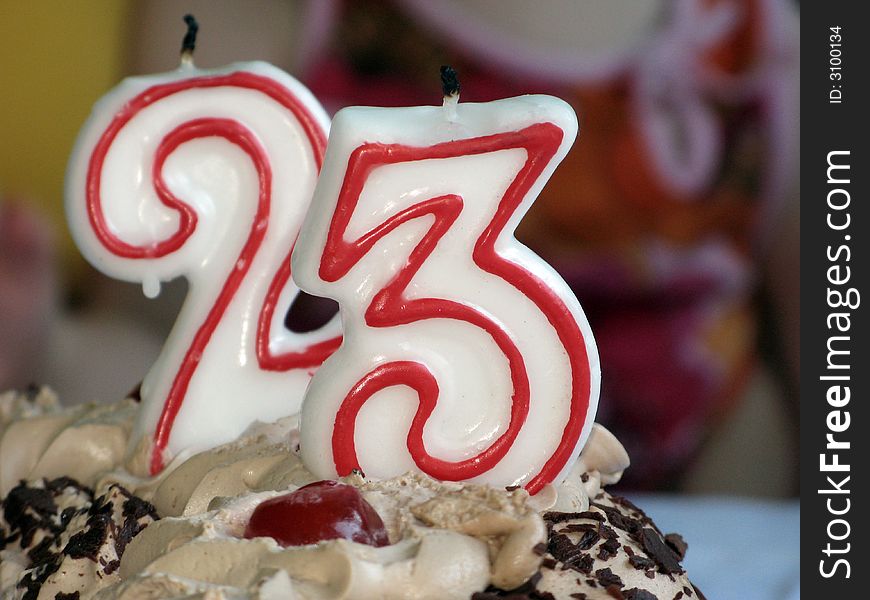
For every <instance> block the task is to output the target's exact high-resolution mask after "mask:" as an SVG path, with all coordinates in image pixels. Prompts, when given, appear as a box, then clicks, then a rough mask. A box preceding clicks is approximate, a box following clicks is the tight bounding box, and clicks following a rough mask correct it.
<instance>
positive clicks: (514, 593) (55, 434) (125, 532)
mask: <svg viewBox="0 0 870 600" xmlns="http://www.w3.org/2000/svg"><path fill="white" fill-rule="evenodd" d="M138 409H139V403H138V401H137V399H136V398H127V399H125V400H123V401H121V402H118V403H115V404H111V405H105V406H82V407H75V408H61V407H60V406H59V404H58V402H57V399H56V397H55V396H54V394H53V393H52V392H51V391H49V390H47V389H35V388H34V389H31V390H28V391H25V392H21V393H18V392H7V393H5V394H3V395H0V456H2V464H0V486H2V488H0V491H2V496H3V500H2V513H0V588H2V592H0V597H2V598H4V599H6V598H23V599H28V600H30V599H42V598H59V599H71V598H77V599H80V600H84V599H86V598H100V599H109V598H122V599H123V598H129V599H133V598H137V599H138V598H155V599H156V598H209V599H223V598H226V599H229V598H233V599H236V598H252V599H254V598H257V599H263V600H265V599H271V598H276V599H277V598H283V599H287V598H291V599H293V598H298V599H300V600H301V599H306V600H307V599H316V600H320V599H326V598H329V599H338V598H348V599H351V598H395V599H401V598H419V599H423V598H433V599H435V598H437V599H448V598H457V599H463V600H465V599H468V598H473V599H475V600H489V599H495V598H501V597H507V598H514V599H523V598H529V599H548V598H554V599H559V600H561V599H565V600H568V599H578V598H587V599H590V600H591V599H596V598H625V599H631V600H641V599H642V600H651V599H654V598H658V599H659V600H672V599H675V598H685V599H692V598H696V597H697V598H703V596H702V595H701V594H700V592H698V590H697V589H696V588H694V587H693V585H692V584H691V583H690V582H689V580H688V578H687V576H686V574H685V572H684V570H683V568H682V566H681V565H680V561H681V560H682V557H683V555H684V553H685V551H686V544H685V543H684V542H683V540H682V539H681V538H680V537H679V536H678V535H674V534H670V535H664V534H663V533H662V532H661V531H659V530H658V528H657V527H656V526H655V524H654V523H653V522H652V521H651V520H650V519H649V518H648V517H647V516H646V515H644V513H643V511H642V510H641V509H639V508H637V507H636V506H634V505H633V504H632V503H631V502H629V501H628V500H625V499H623V498H620V497H618V496H614V495H611V494H609V493H607V492H606V491H604V489H603V486H605V485H608V484H612V483H615V482H616V481H618V480H619V478H620V476H621V474H622V471H623V470H624V469H625V468H626V467H627V466H628V456H627V455H626V453H625V450H624V449H623V448H622V446H621V445H620V444H619V442H618V441H617V440H616V439H615V438H614V437H613V436H612V435H611V434H610V433H609V432H607V430H605V429H604V428H602V427H600V426H597V425H596V426H595V427H594V428H593V433H592V435H591V436H590V438H589V441H588V443H587V444H586V446H585V447H584V450H583V452H582V453H581V455H580V459H579V460H578V462H577V463H576V465H575V467H574V468H573V470H572V472H571V473H570V475H569V477H568V478H567V479H566V480H565V482H564V483H562V484H560V485H558V486H546V487H545V488H544V489H543V490H542V491H541V492H539V493H538V494H536V495H535V496H531V497H530V496H529V495H528V494H527V493H526V492H525V491H524V490H522V489H512V490H507V489H499V488H496V487H492V486H486V485H475V484H465V483H449V482H438V481H435V480H433V479H430V478H428V477H426V476H424V475H420V474H413V473H409V474H406V475H403V476H400V477H395V478H391V479H386V480H382V481H374V480H368V479H367V478H366V477H365V476H364V475H363V474H362V473H359V472H355V473H353V474H352V475H350V476H349V477H345V478H341V479H340V480H338V481H330V482H328V483H324V482H319V483H318V482H316V481H315V478H314V476H312V475H311V474H310V473H309V472H308V471H307V470H306V468H305V467H304V465H303V464H302V462H301V460H300V459H299V456H298V439H299V437H298V430H297V421H296V419H295V418H293V417H288V418H286V419H282V420H280V421H278V422H275V423H270V424H262V423H257V424H255V425H253V426H252V427H251V428H249V430H248V431H247V432H246V433H245V434H244V435H243V436H241V437H240V438H239V439H238V440H236V441H234V442H232V443H229V444H226V445H223V446H219V447H217V448H214V449H212V450H209V451H206V452H203V453H200V454H196V455H194V456H187V457H185V456H179V457H177V458H176V459H175V460H174V461H173V462H172V463H171V464H170V465H168V466H167V468H166V469H165V470H164V472H163V473H161V474H160V475H159V476H157V477H138V476H135V475H133V474H132V473H130V471H129V470H128V469H127V468H125V464H124V460H125V443H124V442H125V440H126V438H127V437H128V436H129V434H130V431H131V428H132V427H133V421H134V419H135V417H136V413H137V411H138ZM306 496H307V497H306ZM270 511H271V512H270ZM294 511H296V512H295V513H294ZM300 536H301V537H300ZM306 536H308V538H306ZM311 536H314V537H313V538H311ZM317 538H320V539H319V540H318V539H317ZM312 541H313V543H312Z"/></svg>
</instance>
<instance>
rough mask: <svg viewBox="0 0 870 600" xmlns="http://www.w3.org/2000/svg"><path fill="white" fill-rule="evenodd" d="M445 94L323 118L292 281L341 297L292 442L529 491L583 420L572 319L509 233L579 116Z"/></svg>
mask: <svg viewBox="0 0 870 600" xmlns="http://www.w3.org/2000/svg"><path fill="white" fill-rule="evenodd" d="M447 91H448V92H450V91H451V90H447ZM454 91H457V92H458V90H454ZM457 100H458V98H457V95H452V96H451V95H448V96H447V97H446V98H445V102H444V105H443V106H440V107H410V108H366V107H353V108H347V109H344V110H342V111H340V112H339V113H338V114H337V115H336V116H335V119H334V121H333V124H332V130H331V134H330V138H329V146H328V150H327V152H326V157H325V161H324V167H323V171H322V173H321V175H320V180H319V182H318V185H317V189H316V191H315V194H314V199H313V201H312V205H311V208H310V210H309V213H308V215H307V217H306V220H305V222H304V225H303V227H302V231H301V234H300V237H299V240H298V243H297V245H296V248H295V250H294V252H293V272H294V277H295V278H296V281H297V283H298V284H299V285H300V286H301V287H302V288H303V289H305V290H306V291H309V292H311V293H313V294H317V295H321V296H328V297H331V298H334V299H335V300H337V301H338V303H339V305H340V308H341V315H342V323H343V328H344V343H343V345H342V346H341V348H340V349H339V350H338V351H337V352H336V353H335V354H334V355H332V356H331V357H330V358H328V359H327V360H326V362H325V363H324V364H323V365H322V366H321V368H320V369H319V370H318V371H317V373H315V375H314V377H313V379H312V380H311V384H310V386H309V388H308V391H307V393H306V396H305V399H304V402H303V408H302V420H301V444H302V445H301V448H302V456H303V460H304V462H305V464H306V466H307V467H308V468H309V469H310V470H311V471H312V472H313V473H314V474H315V475H317V476H318V477H324V478H326V477H334V476H335V475H346V474H348V473H350V472H351V471H352V470H354V469H361V470H362V471H363V472H364V473H365V474H366V475H367V476H373V477H390V476H394V475H398V474H401V473H403V472H406V471H409V470H416V471H422V472H425V473H427V474H429V475H431V476H433V477H435V478H438V479H442V480H454V481H459V480H469V481H475V482H486V483H489V484H493V485H502V486H514V485H519V486H524V487H526V489H528V490H529V492H530V493H536V492H537V491H539V490H540V489H541V488H542V487H543V486H544V485H546V484H547V483H550V482H552V481H554V480H558V479H560V478H561V477H562V476H563V475H564V474H565V473H566V472H567V470H568V469H569V468H570V466H571V464H572V463H573V462H574V461H575V460H576V458H577V455H578V453H579V452H580V449H581V448H582V445H583V443H584V441H585V438H586V437H587V435H588V433H589V431H590V428H591V425H592V420H593V417H594V414H595V409H596V406H597V400H598V389H599V367H598V356H597V351H596V347H595V343H594V341H593V338H592V334H591V331H590V329H589V326H588V324H587V321H586V318H585V316H584V314H583V311H582V309H581V307H580V304H579V302H578V301H577V299H576V297H575V296H574V295H573V293H572V292H571V290H570V289H569V287H568V286H567V284H566V283H565V282H564V281H563V280H562V279H561V278H560V277H559V276H558V275H557V274H556V272H555V271H554V270H553V269H552V268H551V267H550V266H549V265H547V264H546V263H545V262H544V261H542V260H541V259H540V258H539V257H538V256H537V255H535V254H534V253H532V252H531V251H530V250H529V249H527V248H526V247H524V246H523V245H522V244H520V243H519V242H518V241H517V240H516V239H515V238H514V230H515V229H516V227H517V224H518V223H519V221H520V219H521V218H522V217H523V215H524V214H525V213H526V212H527V211H528V210H529V208H530V206H531V205H532V203H533V202H534V200H535V198H536V197H537V195H538V193H539V192H540V190H541V189H542V187H543V186H544V184H545V183H546V181H547V179H548V178H549V177H550V175H551V174H552V173H553V171H554V169H555V168H556V166H557V165H558V163H559V162H560V161H561V160H562V158H563V157H564V156H565V154H566V153H567V151H568V149H569V148H570V146H571V144H572V143H573V141H574V138H575V136H576V133H577V120H576V117H575V115H574V113H573V111H572V109H571V108H570V107H569V106H568V105H567V104H565V103H564V102H562V101H561V100H558V99H556V98H552V97H548V96H524V97H518V98H511V99H506V100H499V101H495V102H489V103H483V104H471V103H461V104H460V103H458V102H457Z"/></svg>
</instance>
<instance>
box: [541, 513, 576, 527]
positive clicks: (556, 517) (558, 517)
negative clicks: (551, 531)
mask: <svg viewBox="0 0 870 600" xmlns="http://www.w3.org/2000/svg"><path fill="white" fill-rule="evenodd" d="M582 518H583V513H576V512H573V513H569V512H552V511H551V512H545V513H544V520H545V521H547V522H548V523H552V524H553V525H557V524H558V523H564V522H565V521H574V520H576V519H582Z"/></svg>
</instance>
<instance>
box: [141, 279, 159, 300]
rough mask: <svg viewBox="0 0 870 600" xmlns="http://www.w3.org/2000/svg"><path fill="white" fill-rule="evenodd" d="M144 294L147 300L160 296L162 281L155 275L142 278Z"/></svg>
mask: <svg viewBox="0 0 870 600" xmlns="http://www.w3.org/2000/svg"><path fill="white" fill-rule="evenodd" d="M142 293H143V294H145V297H146V298H150V299H152V300H153V299H154V298H156V297H157V296H159V295H160V280H159V279H158V278H157V277H156V276H154V275H146V276H145V277H143V278H142Z"/></svg>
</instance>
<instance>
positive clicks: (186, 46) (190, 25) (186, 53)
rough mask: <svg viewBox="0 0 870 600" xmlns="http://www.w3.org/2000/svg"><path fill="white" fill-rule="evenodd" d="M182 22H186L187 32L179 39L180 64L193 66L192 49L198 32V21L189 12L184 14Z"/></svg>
mask: <svg viewBox="0 0 870 600" xmlns="http://www.w3.org/2000/svg"><path fill="white" fill-rule="evenodd" d="M184 22H185V23H186V24H187V33H185V34H184V39H183V40H181V64H182V65H184V66H193V51H194V50H196V34H197V33H198V32H199V23H197V22H196V19H195V18H194V16H193V15H190V14H187V15H184Z"/></svg>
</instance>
